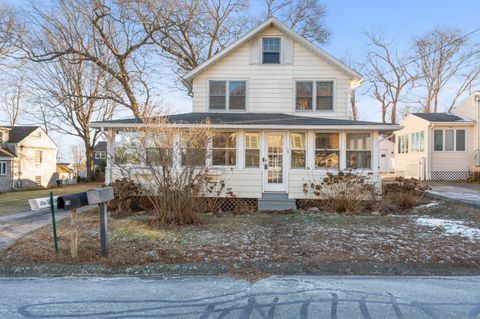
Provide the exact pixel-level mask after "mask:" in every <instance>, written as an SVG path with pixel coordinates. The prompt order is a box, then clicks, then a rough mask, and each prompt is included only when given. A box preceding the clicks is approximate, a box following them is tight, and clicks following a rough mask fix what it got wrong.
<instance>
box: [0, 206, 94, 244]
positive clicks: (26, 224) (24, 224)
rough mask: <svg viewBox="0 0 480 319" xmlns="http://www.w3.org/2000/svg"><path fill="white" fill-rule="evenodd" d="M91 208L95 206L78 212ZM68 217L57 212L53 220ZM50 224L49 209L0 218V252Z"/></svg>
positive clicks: (83, 208)
mask: <svg viewBox="0 0 480 319" xmlns="http://www.w3.org/2000/svg"><path fill="white" fill-rule="evenodd" d="M93 208H95V206H87V207H82V208H81V209H79V210H78V212H79V213H82V212H85V211H88V210H90V209H93ZM68 216H69V213H68V212H66V211H63V210H59V211H57V212H56V214H55V220H56V221H59V220H62V219H64V218H66V217H68ZM51 223H52V216H51V214H50V209H42V210H37V211H28V212H21V213H16V214H10V215H6V216H0V250H1V249H5V248H7V247H9V246H10V245H12V244H13V243H14V242H15V241H16V240H17V239H19V238H22V237H23V236H25V235H26V234H28V233H30V232H32V231H34V230H36V229H38V228H41V227H43V226H45V225H49V224H51Z"/></svg>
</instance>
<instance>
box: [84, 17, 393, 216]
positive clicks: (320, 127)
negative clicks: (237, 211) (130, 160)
mask: <svg viewBox="0 0 480 319" xmlns="http://www.w3.org/2000/svg"><path fill="white" fill-rule="evenodd" d="M184 80H185V81H187V83H189V84H190V87H191V91H192V93H193V112H192V113H186V114H176V115H172V116H169V117H168V121H169V122H170V123H172V124H173V123H177V125H183V126H190V125H192V126H195V125H198V123H201V122H204V121H205V120H206V119H209V122H210V127H212V128H214V129H215V130H216V131H217V132H218V133H217V137H216V138H214V139H213V141H212V143H211V144H210V145H209V147H208V151H209V152H211V153H214V154H215V156H214V157H213V159H211V158H210V159H208V157H207V161H208V160H210V161H213V162H212V163H211V164H212V165H213V167H214V168H215V169H216V171H217V172H220V174H228V176H229V177H228V178H226V181H227V187H229V188H231V189H232V191H233V193H234V194H235V195H236V196H237V197H239V198H253V199H258V204H259V207H260V206H261V207H266V205H264V204H265V203H267V202H268V201H269V200H270V199H271V198H275V201H277V202H278V201H282V202H283V203H285V205H286V207H291V206H292V205H293V206H294V205H295V199H300V198H304V197H305V194H304V193H303V184H304V183H308V182H309V181H311V180H312V179H313V178H315V179H317V180H318V179H320V178H321V177H322V176H325V174H326V173H327V172H328V171H333V172H336V171H338V170H346V169H351V170H354V171H357V172H361V173H367V172H368V173H371V174H370V175H371V176H372V177H373V178H374V179H375V181H378V182H380V181H379V178H378V174H379V146H378V135H379V132H383V131H393V130H395V129H399V126H396V125H389V124H382V123H375V122H365V121H352V120H349V95H350V92H351V89H352V87H355V86H358V85H359V84H360V83H361V82H362V77H361V75H360V74H358V73H357V72H355V71H354V70H352V69H350V68H349V67H347V66H346V65H344V64H342V63H341V62H340V61H339V60H337V59H335V58H334V57H332V56H331V55H329V54H328V53H326V52H325V51H324V50H322V49H320V48H319V47H317V46H315V45H314V44H312V43H310V42H309V41H307V40H305V39H304V38H303V37H301V36H299V35H298V34H297V33H295V32H293V31H292V30H291V29H289V28H288V27H286V26H285V25H283V24H282V23H280V22H278V21H277V20H275V19H273V18H272V19H269V20H267V21H265V22H264V23H262V24H260V25H259V26H258V27H256V28H255V29H253V30H251V31H250V32H248V33H247V34H246V35H245V36H243V37H242V38H240V39H239V40H237V41H236V42H235V43H233V44H232V45H231V46H230V47H228V48H226V49H224V50H223V51H221V52H219V53H218V54H216V55H215V56H213V57H212V58H210V59H209V60H207V61H205V62H204V63H202V64H201V65H200V66H198V67H197V68H196V69H194V70H192V71H191V72H189V73H188V74H186V75H185V77H184ZM178 123H181V124H178ZM139 126H142V123H140V121H139V120H138V119H123V120H111V121H103V122H95V123H92V127H94V128H98V129H103V130H105V131H106V132H108V140H107V142H108V147H107V150H108V155H112V154H114V149H115V145H116V143H118V142H121V140H122V137H121V135H122V132H124V131H127V130H128V129H129V128H130V129H131V128H135V127H139ZM112 158H113V157H112V156H107V172H106V183H107V184H108V183H109V182H111V181H113V180H115V179H116V178H119V177H120V176H119V175H118V172H116V171H115V170H114V169H113V165H112V160H113V159H112ZM222 172H223V173H222ZM267 206H268V205H267Z"/></svg>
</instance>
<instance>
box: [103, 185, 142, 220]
mask: <svg viewBox="0 0 480 319" xmlns="http://www.w3.org/2000/svg"><path fill="white" fill-rule="evenodd" d="M110 186H112V187H113V194H114V196H115V197H114V200H111V201H109V203H108V210H109V211H110V212H111V216H112V217H116V218H118V217H125V216H128V215H131V214H133V213H135V212H136V211H138V210H139V209H141V208H142V205H141V204H140V203H139V202H138V197H139V187H138V186H137V185H136V184H135V183H133V182H131V181H129V180H128V179H126V178H123V179H119V180H116V181H114V182H113V183H111V184H110Z"/></svg>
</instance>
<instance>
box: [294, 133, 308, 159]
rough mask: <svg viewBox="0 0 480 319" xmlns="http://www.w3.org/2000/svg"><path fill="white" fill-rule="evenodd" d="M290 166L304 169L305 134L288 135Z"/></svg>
mask: <svg viewBox="0 0 480 319" xmlns="http://www.w3.org/2000/svg"><path fill="white" fill-rule="evenodd" d="M290 154H291V160H290V164H291V167H292V168H305V158H306V138H305V133H291V134H290Z"/></svg>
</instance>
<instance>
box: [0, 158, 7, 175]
mask: <svg viewBox="0 0 480 319" xmlns="http://www.w3.org/2000/svg"><path fill="white" fill-rule="evenodd" d="M8 163H9V162H7V161H0V176H6V175H7V173H8V167H7V164H8ZM2 166H3V168H2Z"/></svg>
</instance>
